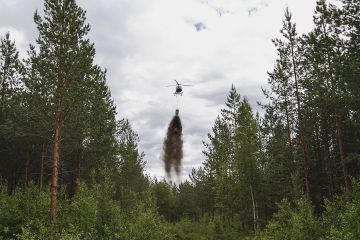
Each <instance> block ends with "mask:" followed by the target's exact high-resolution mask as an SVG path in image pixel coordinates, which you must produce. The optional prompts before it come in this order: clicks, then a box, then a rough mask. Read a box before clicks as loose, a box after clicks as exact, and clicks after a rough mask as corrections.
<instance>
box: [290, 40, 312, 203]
mask: <svg viewBox="0 0 360 240" xmlns="http://www.w3.org/2000/svg"><path fill="white" fill-rule="evenodd" d="M291 57H292V63H293V74H294V80H295V96H296V102H297V111H298V121H299V130H300V145H301V153H302V156H303V173H304V181H305V193H306V197H307V199H308V200H309V201H311V195H310V183H309V162H308V156H307V151H306V144H305V137H304V127H303V119H302V111H301V105H300V93H299V83H298V75H297V68H296V62H295V55H294V46H291Z"/></svg>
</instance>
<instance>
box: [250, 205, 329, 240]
mask: <svg viewBox="0 0 360 240" xmlns="http://www.w3.org/2000/svg"><path fill="white" fill-rule="evenodd" d="M320 226H321V225H320V221H319V220H318V219H317V217H315V215H314V213H313V208H312V206H311V204H310V203H309V202H308V201H306V200H305V199H300V200H298V201H296V203H295V206H294V207H292V206H291V203H290V202H288V201H286V200H284V201H282V202H281V203H280V204H279V211H278V212H277V213H276V214H275V216H274V218H273V219H272V220H271V221H270V222H269V223H268V225H267V226H266V228H265V229H264V230H263V231H262V232H260V233H258V234H257V235H256V237H254V239H257V240H280V239H283V240H286V239H293V240H297V239H298V240H303V239H319V236H321V234H322V229H321V227H320Z"/></svg>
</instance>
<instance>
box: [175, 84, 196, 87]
mask: <svg viewBox="0 0 360 240" xmlns="http://www.w3.org/2000/svg"><path fill="white" fill-rule="evenodd" d="M179 85H180V86H186V87H190V86H194V85H190V84H179Z"/></svg>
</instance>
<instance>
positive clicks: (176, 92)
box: [174, 85, 182, 95]
mask: <svg viewBox="0 0 360 240" xmlns="http://www.w3.org/2000/svg"><path fill="white" fill-rule="evenodd" d="M176 94H181V95H182V87H181V86H179V85H178V86H176V89H175V92H174V95H176Z"/></svg>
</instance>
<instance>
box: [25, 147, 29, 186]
mask: <svg viewBox="0 0 360 240" xmlns="http://www.w3.org/2000/svg"><path fill="white" fill-rule="evenodd" d="M29 165H30V147H28V150H27V151H26V160H25V177H24V187H25V191H27V190H28V188H29Z"/></svg>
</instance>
